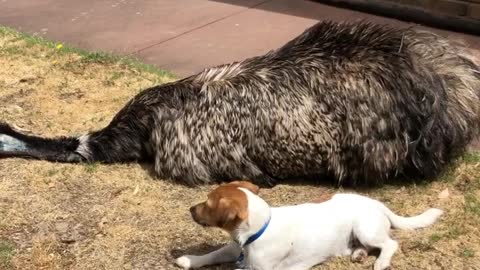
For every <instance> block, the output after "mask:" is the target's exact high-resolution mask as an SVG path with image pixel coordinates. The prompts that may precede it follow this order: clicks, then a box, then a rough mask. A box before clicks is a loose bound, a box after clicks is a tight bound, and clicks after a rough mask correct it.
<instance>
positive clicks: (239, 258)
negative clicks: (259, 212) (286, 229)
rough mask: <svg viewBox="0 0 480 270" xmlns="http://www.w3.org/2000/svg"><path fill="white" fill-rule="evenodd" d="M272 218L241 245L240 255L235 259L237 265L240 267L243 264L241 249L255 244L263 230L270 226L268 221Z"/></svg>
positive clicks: (243, 256) (243, 257)
mask: <svg viewBox="0 0 480 270" xmlns="http://www.w3.org/2000/svg"><path fill="white" fill-rule="evenodd" d="M271 218H272V217H269V218H268V220H267V222H265V224H264V225H263V227H262V228H261V229H260V230H259V231H258V232H257V233H255V234H254V235H252V236H250V237H249V238H248V239H247V241H245V243H244V244H243V245H241V248H242V252H241V253H240V256H238V259H237V265H240V264H242V263H243V260H244V259H245V255H244V254H243V248H244V247H245V246H248V245H250V244H251V243H253V242H255V240H257V239H258V238H260V236H262V234H263V233H264V232H265V230H266V229H267V227H268V224H270V219H271Z"/></svg>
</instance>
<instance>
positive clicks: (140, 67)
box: [0, 26, 176, 78]
mask: <svg viewBox="0 0 480 270" xmlns="http://www.w3.org/2000/svg"><path fill="white" fill-rule="evenodd" d="M0 35H4V36H5V35H14V36H16V37H17V39H16V40H23V41H24V42H25V43H26V45H27V47H33V46H35V45H40V46H43V47H46V48H48V49H51V50H52V52H51V53H57V54H72V53H75V54H78V55H80V56H81V57H82V59H81V61H82V62H84V63H99V64H120V65H126V66H128V67H129V68H131V69H134V70H137V71H139V72H147V73H151V74H154V75H157V76H159V77H165V76H167V77H171V78H176V76H175V75H174V74H172V73H170V72H168V71H165V70H162V69H159V68H157V67H155V66H154V65H150V64H145V63H143V62H141V61H140V60H139V59H137V58H134V57H129V56H118V55H114V54H112V53H107V52H101V51H94V52H90V51H87V50H84V49H80V48H77V47H74V46H70V45H68V44H64V43H60V42H54V41H50V40H47V39H45V38H43V37H40V36H36V35H30V34H25V33H21V32H18V31H16V30H14V29H12V28H9V27H5V26H0ZM2 50H3V51H4V52H5V53H9V54H19V53H22V52H23V50H21V49H19V48H15V47H6V48H3V49H2Z"/></svg>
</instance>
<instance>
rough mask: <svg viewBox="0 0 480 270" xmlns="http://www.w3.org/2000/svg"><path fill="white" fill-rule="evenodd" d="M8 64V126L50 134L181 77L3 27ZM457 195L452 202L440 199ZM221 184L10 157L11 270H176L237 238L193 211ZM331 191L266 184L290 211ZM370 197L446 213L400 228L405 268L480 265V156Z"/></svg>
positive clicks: (7, 226) (2, 255)
mask: <svg viewBox="0 0 480 270" xmlns="http://www.w3.org/2000/svg"><path fill="white" fill-rule="evenodd" d="M62 50H66V52H65V51H62ZM0 67H1V68H0V119H1V120H2V121H8V122H10V123H15V124H16V125H17V126H20V127H28V128H29V129H31V130H33V131H35V132H37V133H40V134H44V135H67V134H79V133H82V132H84V131H86V130H91V129H95V128H99V127H102V126H104V125H105V124H107V123H108V121H109V119H110V118H111V117H112V116H113V114H114V113H115V112H116V111H117V110H118V109H119V108H120V107H122V105H123V104H124V103H125V102H126V101H127V100H128V99H129V98H130V97H132V96H133V95H134V94H135V93H137V92H138V91H139V90H140V89H142V88H145V87H147V86H150V85H153V84H157V83H161V82H164V81H168V80H170V79H171V78H170V77H169V76H167V75H162V73H159V72H154V73H151V72H147V71H145V69H142V68H139V67H138V66H135V65H126V64H123V63H122V61H120V62H118V61H117V60H112V59H110V58H108V57H98V55H97V56H95V55H85V54H82V53H75V52H73V51H72V52H70V51H68V50H67V49H65V48H62V49H60V50H59V49H55V48H54V46H52V44H50V45H49V44H45V42H38V40H35V39H31V38H29V37H25V36H20V35H19V34H17V33H14V32H12V31H10V30H6V29H2V31H0ZM447 188H448V190H449V193H450V196H449V197H448V198H445V199H438V194H439V193H440V192H441V191H442V190H444V189H447ZM211 189H212V186H203V187H199V188H195V189H193V188H188V187H185V186H181V185H177V184H174V183H170V182H167V181H161V180H154V179H152V177H151V176H150V174H149V172H148V170H146V169H145V168H143V167H142V166H141V165H139V164H126V165H100V164H92V165H69V164H54V163H48V162H42V161H27V160H22V159H4V160H0V269H82V270H84V269H109V270H110V269H176V268H175V267H174V266H173V264H172V261H173V258H174V257H175V256H179V255H183V254H185V253H189V252H193V253H203V252H205V251H207V250H210V249H211V248H212V247H214V246H217V245H220V244H221V243H224V242H226V241H227V238H226V236H225V235H224V234H223V233H221V232H219V231H218V230H204V229H202V228H200V227H199V226H196V225H194V224H193V222H192V221H191V219H190V217H189V212H188V207H190V206H191V205H192V204H193V203H194V202H197V201H200V200H202V199H203V198H204V197H205V195H206V193H207V192H208V191H209V190H211ZM325 192H328V193H334V192H338V190H333V189H329V188H325V187H321V186H312V185H308V184H306V183H305V184H304V183H301V184H298V185H278V186H276V187H275V188H272V189H264V190H262V191H261V196H263V197H264V198H266V200H267V201H268V202H270V203H271V204H272V205H285V204H294V203H301V202H305V201H310V200H313V199H315V198H317V197H319V196H321V195H322V194H324V193H325ZM360 193H362V194H367V195H370V196H371V197H374V198H378V199H381V200H382V201H384V202H386V203H387V204H388V205H389V206H390V207H391V208H392V209H394V210H395V211H397V212H398V213H400V214H404V215H412V214H416V213H419V212H421V211H423V210H424V209H425V208H427V207H431V206H436V207H441V208H443V209H445V210H446V214H445V216H444V217H443V218H442V219H441V220H440V221H439V222H438V223H437V224H435V225H434V226H433V227H431V228H428V229H425V230H419V231H414V232H401V231H395V232H394V236H395V238H397V239H399V240H400V242H401V250H399V252H398V253H397V254H396V256H395V257H394V260H393V266H394V267H395V268H396V269H480V225H479V224H480V155H478V154H469V155H466V156H465V158H464V159H463V160H459V161H458V162H457V163H456V164H455V165H454V166H453V167H452V168H451V170H450V171H449V172H447V173H446V175H445V176H443V177H442V178H441V179H439V180H438V181H435V182H433V183H430V184H425V183H421V184H418V183H417V184H408V185H405V186H401V185H392V186H385V187H383V188H379V189H374V190H362V191H360ZM373 260H374V258H373V257H370V259H369V261H368V262H367V263H366V264H363V265H358V264H357V265H354V264H352V263H350V262H349V260H348V259H346V258H344V259H334V260H331V261H330V262H328V263H327V264H325V265H323V266H319V267H318V269H370V267H371V265H372V262H373ZM230 267H231V266H228V265H224V266H218V267H212V268H210V269H230Z"/></svg>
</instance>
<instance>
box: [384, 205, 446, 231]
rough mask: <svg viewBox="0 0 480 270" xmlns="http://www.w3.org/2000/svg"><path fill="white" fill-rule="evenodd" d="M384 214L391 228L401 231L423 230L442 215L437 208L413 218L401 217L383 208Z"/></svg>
mask: <svg viewBox="0 0 480 270" xmlns="http://www.w3.org/2000/svg"><path fill="white" fill-rule="evenodd" d="M382 206H383V207H384V213H385V215H386V216H387V218H388V219H389V220H390V223H391V224H392V227H393V228H395V229H401V230H413V229H418V228H425V227H428V226H430V225H432V224H433V223H435V221H437V219H438V218H439V217H440V216H441V215H442V214H443V211H442V210H440V209H437V208H430V209H428V210H427V211H425V212H423V213H422V214H420V215H417V216H413V217H402V216H398V215H396V214H395V213H393V212H392V211H391V210H390V209H388V208H387V207H386V206H384V205H383V204H382Z"/></svg>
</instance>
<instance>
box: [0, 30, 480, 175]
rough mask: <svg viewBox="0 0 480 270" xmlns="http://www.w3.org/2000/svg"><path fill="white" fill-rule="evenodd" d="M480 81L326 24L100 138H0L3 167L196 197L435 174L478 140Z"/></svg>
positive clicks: (408, 46) (160, 94)
mask: <svg viewBox="0 0 480 270" xmlns="http://www.w3.org/2000/svg"><path fill="white" fill-rule="evenodd" d="M479 124H480V69H479V67H478V66H477V65H475V64H474V63H473V62H472V60H471V59H470V57H469V56H468V54H467V53H466V49H465V48H464V47H463V46H462V45H459V44H454V43H453V42H451V41H449V40H447V39H444V38H442V37H440V36H437V35H435V34H432V33H429V32H423V31H418V30H414V29H411V28H406V29H392V28H389V27H386V26H379V25H374V24H369V23H333V22H321V23H318V24H317V25H315V26H313V27H311V28H310V29H308V30H306V31H305V32H304V33H303V34H301V35H300V36H299V37H297V38H295V39H293V40H292V41H290V42H288V43H287V44H286V45H284V46H283V47H281V48H279V49H277V50H274V51H271V52H269V53H267V54H265V55H262V56H258V57H253V58H250V59H247V60H245V61H242V62H235V63H231V64H227V65H222V66H218V67H214V68H209V69H206V70H205V71H203V72H201V73H199V74H197V75H194V76H191V77H188V78H185V79H183V80H179V81H176V82H173V83H169V84H164V85H160V86H156V87H152V88H150V89H146V90H145V91H143V92H142V93H140V94H139V95H137V96H136V97H134V98H133V99H132V100H131V101H130V102H129V103H128V104H127V105H126V106H125V107H124V108H123V109H122V110H121V111H120V112H118V114H117V115H116V116H115V117H114V119H113V120H112V122H111V123H110V124H109V125H108V126H107V127H105V128H104V129H102V130H100V131H96V132H92V133H90V134H87V135H84V136H82V137H80V138H55V139H44V138H41V137H37V136H29V135H24V134H22V133H20V132H18V131H16V130H14V129H12V128H11V127H10V126H8V125H6V124H2V125H0V156H4V157H5V156H23V157H32V158H38V159H46V160H56V161H65V162H80V161H87V162H93V161H101V162H121V161H129V160H139V159H146V160H152V161H154V164H155V172H156V173H157V174H158V176H159V177H161V178H165V179H173V180H176V181H181V182H185V183H189V184H201V183H208V182H213V181H221V180H228V179H251V180H253V181H255V182H257V183H261V184H265V183H273V182H275V181H278V180H282V179H292V178H295V179H298V178H312V177H318V176H322V175H327V176H333V177H334V178H335V179H337V180H338V181H349V182H354V183H355V182H378V181H381V180H387V179H390V178H392V177H394V176H396V175H405V174H407V175H414V176H420V177H426V176H432V175H435V174H437V173H438V172H439V171H440V170H441V169H442V168H443V167H444V166H445V165H446V164H447V162H448V161H449V160H450V159H451V158H452V157H453V156H454V154H456V153H460V152H461V151H462V150H463V149H464V147H465V146H466V145H467V143H468V142H469V141H470V140H471V139H472V138H473V137H474V136H476V135H477V134H478V131H479Z"/></svg>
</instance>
